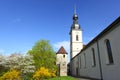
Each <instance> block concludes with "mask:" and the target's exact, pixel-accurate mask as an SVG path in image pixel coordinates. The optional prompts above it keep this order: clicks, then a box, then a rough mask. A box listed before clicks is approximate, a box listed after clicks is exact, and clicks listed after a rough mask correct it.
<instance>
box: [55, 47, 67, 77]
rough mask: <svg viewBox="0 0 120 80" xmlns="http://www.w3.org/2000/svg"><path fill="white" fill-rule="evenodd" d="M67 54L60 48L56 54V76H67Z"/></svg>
mask: <svg viewBox="0 0 120 80" xmlns="http://www.w3.org/2000/svg"><path fill="white" fill-rule="evenodd" d="M67 63H68V53H67V52H66V50H65V49H64V47H63V46H62V47H61V48H60V49H59V50H58V52H57V53H56V65H57V66H58V75H59V76H67Z"/></svg>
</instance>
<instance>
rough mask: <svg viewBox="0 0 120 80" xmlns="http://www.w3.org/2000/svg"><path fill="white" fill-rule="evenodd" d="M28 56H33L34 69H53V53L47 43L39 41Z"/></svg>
mask: <svg viewBox="0 0 120 80" xmlns="http://www.w3.org/2000/svg"><path fill="white" fill-rule="evenodd" d="M28 54H30V55H32V56H33V59H34V61H35V66H36V68H37V69H38V68H40V67H43V66H44V67H45V68H48V69H53V70H54V69H55V68H56V65H55V61H56V60H55V52H54V51H53V49H52V47H51V45H50V44H49V41H47V40H40V41H38V42H36V43H35V45H34V46H33V48H32V50H29V51H28Z"/></svg>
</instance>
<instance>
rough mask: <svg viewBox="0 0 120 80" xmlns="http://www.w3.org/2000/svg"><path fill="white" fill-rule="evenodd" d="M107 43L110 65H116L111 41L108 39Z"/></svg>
mask: <svg viewBox="0 0 120 80" xmlns="http://www.w3.org/2000/svg"><path fill="white" fill-rule="evenodd" d="M105 42H106V49H107V54H108V60H109V64H112V63H114V61H113V56H112V49H111V45H110V41H109V40H108V39H107V40H106V41H105Z"/></svg>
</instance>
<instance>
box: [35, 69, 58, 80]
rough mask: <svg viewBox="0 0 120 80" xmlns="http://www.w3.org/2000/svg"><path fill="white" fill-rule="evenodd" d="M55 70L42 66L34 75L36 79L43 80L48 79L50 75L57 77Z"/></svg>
mask: <svg viewBox="0 0 120 80" xmlns="http://www.w3.org/2000/svg"><path fill="white" fill-rule="evenodd" d="M55 76H56V75H55V71H52V72H51V71H50V70H49V69H47V68H45V67H41V68H40V69H39V70H37V71H36V72H35V74H34V75H33V79H35V80H42V79H47V78H50V77H55Z"/></svg>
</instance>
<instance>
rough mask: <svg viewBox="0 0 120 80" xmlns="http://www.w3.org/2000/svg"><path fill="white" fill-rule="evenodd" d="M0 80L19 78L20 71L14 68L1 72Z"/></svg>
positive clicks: (15, 79) (17, 79) (18, 79)
mask: <svg viewBox="0 0 120 80" xmlns="http://www.w3.org/2000/svg"><path fill="white" fill-rule="evenodd" d="M0 80H21V79H20V72H19V71H16V70H10V71H8V72H6V73H5V74H3V76H1V77H0Z"/></svg>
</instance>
